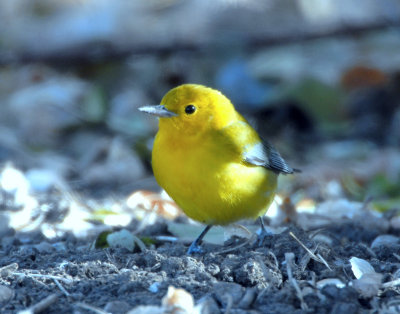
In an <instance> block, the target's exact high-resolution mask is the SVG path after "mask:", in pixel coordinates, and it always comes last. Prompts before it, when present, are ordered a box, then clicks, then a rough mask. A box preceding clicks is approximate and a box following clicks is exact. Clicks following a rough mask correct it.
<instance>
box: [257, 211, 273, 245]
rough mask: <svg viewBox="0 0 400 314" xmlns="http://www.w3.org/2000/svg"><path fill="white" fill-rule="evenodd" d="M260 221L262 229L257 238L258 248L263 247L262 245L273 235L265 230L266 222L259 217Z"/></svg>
mask: <svg viewBox="0 0 400 314" xmlns="http://www.w3.org/2000/svg"><path fill="white" fill-rule="evenodd" d="M259 219H260V225H261V228H260V232H259V233H258V236H257V240H258V241H257V242H258V246H262V244H263V243H264V240H265V239H266V238H268V237H270V236H271V233H270V232H268V231H267V230H266V229H265V226H264V220H263V219H262V217H259Z"/></svg>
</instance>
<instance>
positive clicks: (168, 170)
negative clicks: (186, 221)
mask: <svg viewBox="0 0 400 314" xmlns="http://www.w3.org/2000/svg"><path fill="white" fill-rule="evenodd" d="M215 143H216V141H214V140H213V139H212V138H208V137H204V138H202V139H200V140H199V141H186V140H182V139H180V140H179V141H174V140H173V139H171V137H168V136H165V135H163V134H160V133H158V134H157V136H156V140H155V143H154V147H153V155H152V156H153V157H152V165H153V171H154V175H155V177H156V180H157V182H158V183H159V184H160V185H161V186H162V187H163V188H164V189H165V190H166V192H167V193H168V194H169V195H170V196H171V197H172V198H173V199H174V200H175V202H176V203H177V204H178V205H179V206H180V207H181V208H182V210H183V211H184V212H185V214H186V215H187V216H189V217H190V218H192V219H194V220H197V221H200V222H203V223H206V224H220V225H225V224H229V223H231V222H234V221H237V220H240V219H244V218H256V217H258V216H260V215H262V214H263V213H264V212H265V211H266V210H267V209H268V206H269V205H270V203H271V202H272V200H273V197H274V193H275V190H276V185H277V175H276V174H275V173H273V172H271V171H269V170H267V169H265V168H263V167H259V166H252V165H248V164H246V163H244V162H243V161H242V157H241V156H240V155H237V156H236V155H232V154H227V153H226V150H225V148H224V147H222V146H218V145H216V144H215Z"/></svg>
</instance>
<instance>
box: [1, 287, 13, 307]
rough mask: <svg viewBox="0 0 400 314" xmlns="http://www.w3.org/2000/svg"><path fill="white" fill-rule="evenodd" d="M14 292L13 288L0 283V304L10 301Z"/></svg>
mask: <svg viewBox="0 0 400 314" xmlns="http://www.w3.org/2000/svg"><path fill="white" fill-rule="evenodd" d="M14 294H15V292H14V290H13V289H11V288H9V287H7V286H3V285H0V305H4V304H6V303H7V302H8V301H10V300H11V299H12V298H13V297H14Z"/></svg>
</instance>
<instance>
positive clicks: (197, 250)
mask: <svg viewBox="0 0 400 314" xmlns="http://www.w3.org/2000/svg"><path fill="white" fill-rule="evenodd" d="M201 253H203V249H202V248H201V246H200V245H199V244H198V243H197V242H196V241H194V242H193V243H192V244H191V245H190V246H189V248H188V250H187V252H186V254H187V255H193V254H201Z"/></svg>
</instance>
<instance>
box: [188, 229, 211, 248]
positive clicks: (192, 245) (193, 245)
mask: <svg viewBox="0 0 400 314" xmlns="http://www.w3.org/2000/svg"><path fill="white" fill-rule="evenodd" d="M211 227H212V225H208V226H206V227H205V228H204V230H203V231H202V232H201V233H200V235H199V236H198V237H197V239H196V240H194V241H193V243H192V244H191V245H190V246H189V249H188V250H187V254H188V255H192V254H195V253H203V249H202V248H201V246H200V244H201V242H202V240H203V238H204V236H205V235H206V233H207V232H208V231H209V230H210V229H211Z"/></svg>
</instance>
